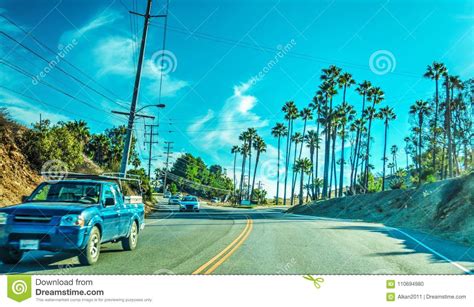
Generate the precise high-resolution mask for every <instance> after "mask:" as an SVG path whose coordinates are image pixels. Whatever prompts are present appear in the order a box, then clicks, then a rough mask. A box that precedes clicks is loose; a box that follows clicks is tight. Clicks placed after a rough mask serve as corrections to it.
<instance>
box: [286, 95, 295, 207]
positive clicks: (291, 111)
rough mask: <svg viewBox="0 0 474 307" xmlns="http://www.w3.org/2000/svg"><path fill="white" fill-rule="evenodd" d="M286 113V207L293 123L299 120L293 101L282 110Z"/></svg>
mask: <svg viewBox="0 0 474 307" xmlns="http://www.w3.org/2000/svg"><path fill="white" fill-rule="evenodd" d="M282 111H283V112H284V113H285V119H286V120H287V121H288V125H287V130H288V133H287V136H286V152H285V184H284V187H285V189H284V190H283V204H284V205H285V206H286V191H287V183H288V168H289V164H290V152H291V140H290V136H291V135H292V134H293V121H294V120H295V119H296V118H298V109H297V108H296V105H295V103H294V102H293V101H288V102H287V103H285V105H284V106H283V108H282Z"/></svg>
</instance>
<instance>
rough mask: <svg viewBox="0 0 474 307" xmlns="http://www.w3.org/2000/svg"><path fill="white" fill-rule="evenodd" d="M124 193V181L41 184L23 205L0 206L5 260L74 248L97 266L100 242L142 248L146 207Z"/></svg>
mask: <svg viewBox="0 0 474 307" xmlns="http://www.w3.org/2000/svg"><path fill="white" fill-rule="evenodd" d="M138 199H139V201H138V203H137V201H135V203H133V201H132V203H131V201H130V198H127V197H124V196H123V194H122V190H121V188H120V184H118V183H117V182H113V181H106V180H98V179H96V180H91V179H79V180H77V179H76V180H71V179H69V178H68V179H67V180H57V181H46V182H43V183H41V184H40V185H39V186H38V187H37V188H36V189H35V190H34V191H33V193H32V194H31V195H30V196H27V197H24V199H23V202H22V203H21V204H19V205H15V206H11V207H6V208H2V209H0V261H2V262H3V263H6V264H15V263H18V262H19V261H20V260H21V258H22V256H23V253H24V252H25V251H32V250H47V251H59V252H72V253H75V254H77V255H78V257H79V261H80V263H81V264H83V265H92V264H95V263H96V262H97V260H98V259H99V255H100V246H101V243H105V242H121V243H122V247H123V249H124V250H129V251H130V250H133V249H135V248H136V246H137V242H138V235H139V233H140V231H141V230H142V229H143V228H144V226H145V223H144V205H143V204H142V203H141V198H138Z"/></svg>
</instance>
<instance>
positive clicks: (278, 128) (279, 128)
mask: <svg viewBox="0 0 474 307" xmlns="http://www.w3.org/2000/svg"><path fill="white" fill-rule="evenodd" d="M272 135H273V136H274V137H276V138H277V139H278V159H277V190H276V201H275V203H276V205H278V199H279V192H280V155H281V150H280V145H281V137H284V136H286V135H288V129H287V128H286V127H285V124H283V123H277V124H276V125H275V127H273V128H272Z"/></svg>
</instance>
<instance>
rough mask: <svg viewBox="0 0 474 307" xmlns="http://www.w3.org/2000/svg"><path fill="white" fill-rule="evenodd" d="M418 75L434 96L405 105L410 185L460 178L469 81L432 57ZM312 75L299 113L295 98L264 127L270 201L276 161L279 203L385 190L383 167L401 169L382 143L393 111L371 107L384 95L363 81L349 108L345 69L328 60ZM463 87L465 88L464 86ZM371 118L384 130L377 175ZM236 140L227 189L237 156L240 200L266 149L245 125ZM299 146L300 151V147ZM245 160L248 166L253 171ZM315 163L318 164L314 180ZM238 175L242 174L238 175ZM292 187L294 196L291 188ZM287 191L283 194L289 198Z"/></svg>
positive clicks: (350, 82)
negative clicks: (268, 140)
mask: <svg viewBox="0 0 474 307" xmlns="http://www.w3.org/2000/svg"><path fill="white" fill-rule="evenodd" d="M424 76H425V77H426V78H429V79H431V80H434V83H435V93H434V99H433V101H431V100H427V101H425V100H417V101H416V102H415V103H414V104H413V105H412V106H410V110H409V113H410V114H411V115H412V116H413V118H414V119H415V121H414V122H415V125H414V127H413V129H412V132H413V133H412V135H411V136H408V137H406V138H404V139H403V141H404V142H405V146H404V151H405V156H406V157H405V158H406V171H407V173H408V172H410V175H412V177H413V178H418V183H421V182H422V177H423V178H426V176H430V174H434V176H436V177H437V178H447V177H452V176H455V175H460V174H461V173H462V172H463V171H465V170H468V168H469V166H470V165H471V164H472V160H473V159H472V147H471V144H470V140H471V139H472V136H473V133H472V119H471V117H470V116H469V114H470V110H471V109H470V107H471V106H470V105H469V103H467V102H466V101H469V97H472V93H471V92H472V90H470V89H472V88H474V81H472V80H471V81H469V82H470V83H464V82H462V81H461V79H460V78H459V77H458V76H455V75H450V74H448V69H447V68H446V66H445V65H444V64H443V63H439V62H434V63H433V64H431V65H429V66H428V67H427V70H426V72H425V73H424ZM320 80H321V84H320V85H319V86H318V88H317V91H316V93H315V95H314V97H313V99H312V102H311V103H310V104H309V105H308V106H307V107H304V108H301V109H300V110H299V109H298V107H297V106H296V104H295V102H293V101H288V102H286V103H285V104H284V105H283V107H282V112H283V113H284V119H285V121H286V122H284V123H277V124H276V125H275V126H274V127H272V130H271V135H272V136H273V137H274V138H276V140H277V178H276V203H277V204H278V200H279V197H280V194H281V189H280V180H281V178H280V177H281V176H280V173H281V172H280V171H281V169H280V163H282V165H284V179H283V181H284V187H283V189H284V190H283V204H285V205H286V204H287V200H289V202H290V204H291V205H293V203H294V198H295V197H296V195H298V203H300V204H301V203H302V202H303V199H304V197H303V194H304V193H306V199H307V200H309V199H311V200H317V199H319V198H320V197H321V198H328V197H329V198H330V197H342V196H344V194H347V193H350V194H355V193H361V192H362V193H367V192H369V191H374V187H377V186H379V187H380V183H378V184H375V185H374V184H373V182H375V181H377V182H381V186H382V190H385V189H386V186H387V184H386V180H389V179H388V178H389V177H388V176H387V170H386V169H387V167H388V168H389V174H390V176H401V175H400V174H402V172H399V170H400V167H399V163H398V162H399V161H398V159H397V158H398V150H399V149H398V146H397V145H396V144H395V145H392V146H391V147H390V146H389V141H390V142H391V144H394V141H393V140H391V139H390V140H389V138H390V135H389V133H388V132H389V128H390V123H391V122H392V121H394V120H396V118H397V115H396V114H395V111H394V109H393V108H392V107H390V106H387V105H384V106H382V107H380V108H379V107H378V106H379V105H381V104H382V103H383V102H384V100H385V93H384V91H383V90H382V89H381V88H380V87H378V86H374V85H373V84H372V83H371V82H370V81H368V80H365V81H362V82H361V83H358V84H357V86H356V88H355V90H354V91H355V92H356V93H357V94H359V97H360V100H359V101H360V102H361V108H360V109H359V108H358V109H357V111H356V109H355V108H354V106H352V105H351V104H350V103H349V102H348V97H349V100H352V98H351V97H352V96H350V93H349V91H350V90H352V89H351V88H352V87H353V86H354V85H355V84H356V82H355V80H354V79H353V77H352V75H351V74H350V73H348V72H344V71H342V69H341V68H339V67H337V66H335V65H331V66H329V67H327V68H324V69H322V73H321V76H320ZM440 81H442V83H440ZM466 84H467V85H466ZM466 86H467V87H468V88H469V90H465V88H466ZM440 88H441V89H442V90H440ZM338 93H340V95H339V96H338ZM339 97H340V99H338V98H339ZM441 100H443V101H441ZM378 119H380V120H381V121H380V122H381V125H383V128H384V129H383V149H382V154H383V155H382V163H381V164H382V165H381V169H382V172H381V176H379V178H377V177H376V176H374V174H373V169H375V168H376V167H377V165H378V164H377V165H376V164H375V163H374V162H373V161H372V160H373V159H375V161H378V159H377V157H374V154H373V153H374V150H373V147H374V144H373V143H374V141H375V140H374V135H377V134H376V133H374V129H377V127H378V125H379V124H377V121H376V120H378ZM311 123H314V124H315V128H312V127H314V126H310V125H311ZM310 127H311V128H310ZM239 138H240V140H241V141H242V144H241V145H240V146H236V147H235V148H232V150H231V153H232V154H234V191H236V190H237V182H236V181H237V178H236V174H235V173H236V170H235V168H236V163H237V157H238V154H240V155H241V157H242V172H241V174H240V190H239V191H240V199H242V198H243V197H244V196H246V197H248V198H250V199H253V198H254V190H255V183H256V181H257V180H258V178H257V168H258V167H259V164H260V160H261V154H262V153H263V152H265V151H266V144H265V142H264V141H263V139H262V138H261V137H260V136H258V134H257V131H256V130H255V129H253V128H249V129H247V130H246V131H244V132H243V133H242V134H241V135H240V137H239ZM285 138H286V143H285V144H284V146H283V141H285ZM425 143H426V144H427V145H426V148H425ZM323 145H324V148H323V147H322V146H323ZM348 146H349V147H348ZM303 147H306V148H307V149H308V151H305V152H304V151H303ZM320 151H321V153H322V155H323V156H322V157H320ZM387 151H389V152H387ZM375 152H378V151H375ZM253 156H255V157H254V159H252V157H253ZM410 158H411V162H412V163H413V164H414V166H415V169H416V170H414V169H413V168H412V166H411V164H410ZM427 161H429V162H427ZM400 162H401V161H400ZM252 163H255V164H254V165H253V168H252ZM320 163H322V164H323V165H321V169H322V175H321V177H320V176H319V172H320V165H319V164H320ZM308 165H309V167H308ZM247 167H248V168H247ZM308 168H309V170H308ZM403 168H405V167H403ZM252 170H253V177H252ZM246 171H247V173H248V175H247V176H245V173H246ZM433 172H434V173H433ZM403 173H405V172H403ZM305 175H308V177H307V178H306V177H304V176H305ZM289 176H290V178H288V177H289ZM245 177H248V179H247V180H245ZM369 177H370V178H371V179H370V186H369ZM404 178H405V177H404ZM288 179H289V180H288ZM298 179H299V182H298ZM304 179H306V180H304ZM379 180H380V181H379ZM423 180H425V179H423ZM305 181H306V182H305ZM245 182H247V185H246V186H245V187H246V190H247V192H246V193H245V191H244V185H245ZM288 185H289V186H288ZM298 185H299V193H298V192H297V191H296V187H297V186H298ZM320 188H321V190H320ZM235 193H236V192H234V194H235ZM288 193H291V194H290V197H288V195H287V194H288Z"/></svg>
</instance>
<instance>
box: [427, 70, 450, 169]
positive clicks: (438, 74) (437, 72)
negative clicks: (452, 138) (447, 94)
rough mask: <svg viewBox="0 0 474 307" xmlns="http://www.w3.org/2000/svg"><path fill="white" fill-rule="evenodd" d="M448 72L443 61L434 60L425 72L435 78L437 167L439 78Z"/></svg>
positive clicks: (434, 131)
mask: <svg viewBox="0 0 474 307" xmlns="http://www.w3.org/2000/svg"><path fill="white" fill-rule="evenodd" d="M446 73H447V69H446V66H445V65H444V64H443V63H439V62H433V64H432V65H428V66H427V68H426V72H425V73H424V75H423V76H424V77H425V78H429V79H431V80H435V91H436V92H435V111H434V123H433V138H432V146H433V148H432V150H433V153H432V159H433V162H432V167H433V169H436V137H437V131H438V112H439V79H440V78H441V76H443V75H444V74H446Z"/></svg>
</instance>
